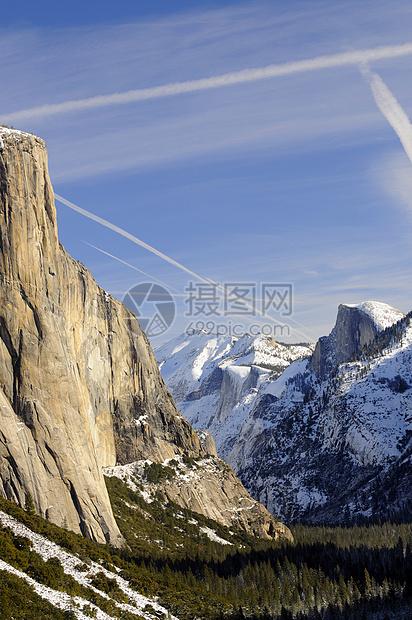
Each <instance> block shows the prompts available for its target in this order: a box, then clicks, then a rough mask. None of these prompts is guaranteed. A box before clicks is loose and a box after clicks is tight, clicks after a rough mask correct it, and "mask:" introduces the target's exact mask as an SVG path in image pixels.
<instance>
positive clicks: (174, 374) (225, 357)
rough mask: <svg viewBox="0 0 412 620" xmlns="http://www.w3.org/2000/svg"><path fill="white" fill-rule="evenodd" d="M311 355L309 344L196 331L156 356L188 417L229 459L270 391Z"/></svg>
mask: <svg viewBox="0 0 412 620" xmlns="http://www.w3.org/2000/svg"><path fill="white" fill-rule="evenodd" d="M312 351H313V345H310V344H296V345H284V344H281V343H278V342H275V341H274V340H273V339H272V338H270V337H268V336H263V335H259V336H250V335H249V334H245V335H244V336H242V337H240V338H236V337H230V336H217V335H214V334H208V333H206V332H203V331H194V332H193V333H190V334H183V335H182V336H179V337H178V338H176V339H174V340H172V341H170V342H168V343H166V344H165V345H163V346H162V347H160V348H159V349H157V350H156V351H155V355H156V357H157V360H158V363H159V367H160V369H161V372H162V375H163V378H164V379H165V381H166V384H167V387H168V389H169V390H170V391H171V393H172V395H173V397H174V399H175V401H176V403H177V404H178V406H179V408H180V410H181V412H182V413H183V415H184V416H185V417H186V418H187V419H188V420H189V421H190V423H191V424H192V426H193V427H194V428H195V429H207V430H208V431H209V432H210V433H211V435H212V436H213V438H214V440H215V443H216V448H217V450H218V454H219V456H221V457H222V458H226V456H227V454H228V451H229V449H230V444H231V442H232V441H233V440H234V438H235V437H236V435H237V434H238V432H239V431H240V428H241V426H242V424H243V423H244V422H245V420H246V419H247V417H248V416H249V415H250V412H251V411H252V409H253V407H254V404H255V402H256V400H257V399H258V398H260V395H261V394H265V393H266V390H267V389H270V388H268V385H270V384H271V383H272V382H273V380H274V379H275V378H277V377H278V376H279V375H281V374H282V372H283V371H284V370H285V368H287V367H288V366H289V364H290V363H291V362H292V361H294V360H296V359H300V358H303V357H307V356H309V355H310V354H311V353H312Z"/></svg>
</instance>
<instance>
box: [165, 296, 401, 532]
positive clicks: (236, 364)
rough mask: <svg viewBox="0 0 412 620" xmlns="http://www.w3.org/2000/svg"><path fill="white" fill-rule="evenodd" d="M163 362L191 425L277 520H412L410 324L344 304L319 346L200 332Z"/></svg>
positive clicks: (377, 306) (183, 339)
mask: <svg viewBox="0 0 412 620" xmlns="http://www.w3.org/2000/svg"><path fill="white" fill-rule="evenodd" d="M155 353H156V357H157V360H158V363H159V366H160V369H161V372H162V374H163V377H164V379H165V381H166V384H167V386H168V388H169V390H170V391H171V392H172V395H173V396H174V398H175V401H176V403H177V404H178V407H179V408H180V410H181V411H182V413H183V415H185V416H186V417H187V419H188V420H189V421H190V422H191V423H192V425H193V426H194V428H196V429H205V430H207V431H209V432H210V433H211V434H212V435H213V437H214V439H215V442H216V447H217V451H218V454H219V455H220V456H222V457H223V458H225V459H226V460H227V462H228V463H229V464H230V465H231V466H232V467H233V469H234V471H235V472H236V473H237V475H238V476H239V477H240V479H241V480H242V482H243V483H244V484H245V486H246V488H247V489H248V490H249V492H250V493H251V494H252V496H253V497H255V498H257V499H259V501H261V502H262V503H263V504H264V505H265V506H266V507H267V508H268V509H269V510H270V511H271V512H272V514H273V515H275V516H276V517H278V518H281V519H283V520H286V521H303V522H306V523H349V522H353V521H364V520H378V519H387V518H392V519H403V518H410V517H411V514H412V501H411V500H412V494H411V491H410V485H409V484H408V481H409V480H410V475H411V473H412V470H411V455H412V443H411V438H412V327H410V315H404V314H403V313H402V312H400V311H399V310H396V309H394V308H392V307H391V306H388V305H387V304H383V303H380V302H364V303H363V304H360V305H357V306H354V305H341V306H339V310H338V316H337V320H336V324H335V327H334V328H333V330H332V332H331V333H330V335H329V336H327V337H323V338H321V339H320V340H319V341H318V342H317V343H316V346H314V345H311V344H300V345H284V344H280V343H276V342H274V341H273V340H272V339H271V338H268V337H264V336H257V337H254V338H252V337H250V336H248V335H245V336H243V337H242V338H229V337H223V336H216V335H213V334H207V333H204V332H193V333H191V334H189V335H187V334H185V335H183V336H180V337H179V338H176V339H175V340H173V341H171V342H169V343H167V344H165V345H163V346H162V347H160V348H159V349H158V350H157V351H156V352H155Z"/></svg>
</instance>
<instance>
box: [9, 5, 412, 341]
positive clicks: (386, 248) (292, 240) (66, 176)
mask: <svg viewBox="0 0 412 620" xmlns="http://www.w3.org/2000/svg"><path fill="white" fill-rule="evenodd" d="M8 4H9V5H10V6H7V7H5V8H3V9H2V23H1V26H0V58H1V60H0V80H1V83H2V85H3V87H2V97H1V108H0V122H7V123H8V124H13V125H14V126H15V127H17V128H19V129H22V130H25V131H31V132H33V133H36V134H37V135H39V136H41V137H42V138H44V139H45V140H46V143H47V146H48V151H49V167H50V174H51V178H52V182H53V185H54V188H55V191H56V193H57V194H59V195H60V196H63V197H64V198H66V199H67V200H69V201H71V202H73V203H75V204H76V205H79V206H80V207H82V208H84V209H86V210H88V211H90V212H92V213H94V214H96V215H98V216H100V217H101V218H104V219H106V220H108V221H109V222H112V223H113V224H115V225H116V226H118V227H121V228H123V229H124V230H126V231H128V232H129V233H130V234H132V235H134V236H136V237H138V238H139V239H141V240H143V241H144V242H146V243H147V244H149V245H151V246H154V247H155V248H156V249H157V250H159V251H160V252H162V253H164V254H166V255H167V256H169V257H171V258H173V259H174V260H175V261H178V262H179V263H181V264H183V265H184V266H185V267H187V268H188V269H190V270H191V271H193V272H195V273H196V274H199V275H200V276H202V278H210V279H212V280H213V281H216V282H218V283H220V284H225V283H236V282H237V283H242V282H245V283H249V284H251V283H256V287H257V291H259V290H260V286H261V284H262V283H273V284H275V283H278V284H279V283H293V291H294V293H293V315H292V321H290V320H289V319H288V321H289V323H290V326H291V332H290V338H291V340H295V341H296V340H298V341H301V340H314V339H316V338H317V337H319V336H321V335H324V334H326V333H328V332H329V331H330V329H331V327H332V325H333V323H334V320H335V316H336V311H337V306H338V304H339V303H359V302H361V301H363V300H366V299H374V300H378V301H384V302H387V303H389V304H391V305H394V306H396V307H398V308H399V309H401V310H403V311H404V312H407V311H409V310H410V309H411V307H412V303H411V301H410V266H411V255H412V244H411V230H412V217H411V213H412V211H411V209H412V164H411V161H410V160H409V158H408V156H407V154H406V152H405V148H404V146H405V145H402V144H401V141H400V139H399V135H397V133H396V132H395V131H394V129H393V128H392V127H391V125H390V124H389V122H388V120H387V118H385V116H384V115H383V114H382V111H381V110H380V109H379V108H378V106H377V104H376V100H375V99H374V96H373V93H372V91H371V88H370V84H369V83H368V81H367V79H365V77H364V75H362V72H361V67H360V65H358V64H356V63H352V64H346V65H342V66H335V67H330V68H323V69H319V70H316V71H300V72H296V73H289V74H287V75H283V76H279V77H273V78H268V79H262V80H255V81H250V82H247V83H238V84H234V85H231V86H225V87H219V88H206V89H204V90H197V91H193V92H187V93H184V94H178V95H174V96H170V97H161V98H152V99H147V100H141V101H130V102H129V103H123V104H113V105H106V106H103V107H88V108H85V109H83V110H76V109H73V110H71V109H70V106H68V107H67V109H66V111H64V112H62V111H61V112H60V113H57V114H49V113H45V114H43V115H42V116H39V115H38V114H36V113H35V112H27V113H26V114H25V115H21V114H20V115H19V113H20V112H21V111H22V110H32V109H35V108H38V107H40V106H44V105H52V104H61V103H65V102H68V101H73V100H83V99H89V98H92V97H96V96H101V95H103V96H104V95H112V94H113V93H125V92H129V91H131V90H137V89H139V90H140V89H150V88H154V87H158V86H164V85H167V84H174V83H177V82H187V81H190V80H199V79H207V78H212V77H214V76H220V75H223V74H226V73H233V72H238V71H242V70H245V69H255V68H261V67H266V66H268V65H280V64H283V63H294V62H297V61H302V60H310V59H313V58H316V57H318V56H325V55H331V56H335V55H340V54H345V53H348V52H355V51H357V50H369V49H375V48H380V47H382V46H400V45H404V44H408V43H412V34H411V33H412V6H411V5H410V2H409V1H408V0H400V1H394V2H391V3H388V2H383V1H380V0H373V1H368V0H367V1H362V2H359V1H357V2H355V1H352V0H349V1H347V2H339V1H337V2H334V3H331V2H321V1H313V2H310V3H308V2H303V1H294V0H291V1H289V2H288V3H285V2H266V3H265V2H242V3H241V2H227V1H216V2H207V1H203V2H196V3H190V2H180V1H175V2H173V3H171V2H161V1H158V2H154V3H148V2H118V3H113V2H102V3H98V4H97V3H79V2H74V3H73V2H72V3H70V5H69V4H68V3H67V4H65V3H50V2H43V3H38V4H37V5H34V4H33V3H25V2H16V3H15V4H14V5H13V6H11V3H8ZM60 5H61V6H60ZM369 69H370V71H372V72H374V73H376V74H378V75H379V76H380V78H381V80H382V81H383V83H384V84H385V85H386V87H387V88H388V89H389V91H390V92H391V93H392V94H393V96H394V97H395V98H396V100H397V101H398V103H399V104H400V106H401V107H402V109H403V111H404V113H405V114H406V115H407V116H409V118H411V117H412V81H411V79H410V77H411V75H412V55H401V56H398V57H389V56H388V57H385V58H381V59H379V60H374V61H371V62H370V63H369ZM2 119H3V120H2ZM56 206H57V211H58V223H59V234H60V239H61V241H62V243H63V244H64V245H65V247H66V248H67V250H68V251H69V252H70V253H71V254H72V255H73V256H74V257H75V258H76V259H78V260H80V261H81V262H82V263H84V264H85V265H86V266H87V267H88V268H89V269H90V270H91V272H92V273H93V275H94V276H95V278H96V280H97V281H98V283H99V284H100V285H101V286H102V287H103V288H105V289H106V290H107V291H109V292H110V293H112V294H113V295H115V296H116V297H118V298H120V299H121V298H122V297H123V295H124V294H125V293H126V292H127V291H128V290H129V289H130V288H131V287H132V286H133V285H135V284H138V283H140V282H146V281H151V279H153V281H154V280H155V279H157V280H160V281H162V282H163V283H165V284H166V285H167V286H168V287H169V288H170V290H171V292H172V293H173V295H175V301H176V304H177V318H176V320H175V322H174V324H173V326H172V327H171V328H170V329H169V330H168V331H167V332H166V333H165V334H163V335H162V336H159V337H157V338H153V345H154V346H157V345H158V344H160V343H161V342H162V341H164V340H165V339H167V338H169V337H172V336H174V335H176V334H178V333H180V332H182V331H183V330H184V329H185V328H186V327H187V325H188V323H190V317H186V316H185V308H187V307H188V306H187V304H185V299H186V297H187V295H186V294H185V292H184V289H185V287H187V285H188V281H189V280H190V279H191V278H190V277H189V275H188V273H187V272H184V271H182V270H181V269H178V268H176V266H173V265H171V264H170V263H167V262H165V261H164V260H162V259H161V258H159V257H158V256H156V255H154V254H153V253H150V252H148V251H147V250H145V249H144V248H142V247H140V246H137V245H136V244H134V243H132V242H131V241H130V240H126V239H125V238H124V237H121V236H119V235H118V234H116V233H115V232H114V231H112V230H109V229H107V228H105V227H103V226H101V225H100V224H99V223H97V222H95V221H91V220H89V219H87V218H85V217H84V216H82V215H80V214H79V213H76V212H73V211H72V210H71V209H69V208H68V207H66V206H64V205H63V204H61V203H57V204H56ZM88 244H92V245H94V246H97V247H99V248H101V249H102V250H104V251H105V252H107V253H109V254H112V255H113V256H115V257H117V258H118V259H121V260H122V261H124V262H126V263H129V264H130V265H132V266H134V267H135V268H137V269H140V270H142V271H144V272H146V274H150V278H148V276H145V275H143V274H141V273H140V272H138V271H136V270H134V269H132V267H130V266H127V265H125V264H124V262H120V261H119V260H115V259H114V258H112V257H109V256H107V255H106V254H102V253H101V252H99V251H97V250H96V249H95V248H93V247H91V246H90V245H88ZM192 279H193V278H192ZM177 292H178V293H179V294H178V293H177ZM258 296H259V295H258ZM148 312H149V310H148ZM198 318H199V319H202V317H198ZM255 318H256V317H255ZM272 318H273V319H275V320H277V319H280V320H282V321H285V322H287V319H286V317H282V316H281V315H280V314H279V313H277V312H276V311H274V312H273V313H272ZM221 319H222V317H220V318H217V317H216V320H217V321H221ZM225 320H226V321H227V318H226V319H225ZM248 320H250V321H251V320H252V319H248ZM253 320H254V319H253ZM256 320H257V321H258V322H263V323H267V322H268V321H269V323H270V324H272V323H271V322H270V320H269V319H268V317H257V319H256ZM239 321H240V323H242V324H244V327H245V329H248V321H247V320H246V321H245V319H244V318H242V319H240V318H239ZM282 339H285V338H282Z"/></svg>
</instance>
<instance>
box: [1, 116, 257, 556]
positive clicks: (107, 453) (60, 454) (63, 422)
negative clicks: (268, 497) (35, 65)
mask: <svg viewBox="0 0 412 620" xmlns="http://www.w3.org/2000/svg"><path fill="white" fill-rule="evenodd" d="M207 444H208V445H209V444H210V441H209V442H207ZM210 445H211V444H210ZM207 449H208V448H207ZM183 454H184V455H185V456H186V457H191V458H199V457H202V456H204V455H205V454H206V452H205V450H204V449H203V447H202V445H201V442H200V440H199V437H198V436H197V435H196V433H195V432H194V431H193V429H192V427H191V426H190V424H189V423H188V422H187V420H186V419H185V418H184V417H183V416H182V415H181V414H180V412H179V411H178V409H177V408H176V406H175V404H174V402H173V399H172V397H171V395H170V394H169V392H168V391H167V389H166V387H165V385H164V382H163V380H162V377H161V375H160V373H159V370H158V366H157V363H156V360H155V358H154V355H153V352H152V349H151V347H150V344H149V342H148V340H147V338H146V336H145V334H144V333H143V332H142V331H141V329H140V327H139V325H138V323H137V320H136V318H135V317H134V315H133V314H132V313H131V312H130V311H129V310H128V309H127V308H126V307H125V306H124V305H122V304H121V303H120V302H119V301H118V300H116V299H114V298H113V297H111V296H110V295H108V294H107V293H105V291H103V290H102V289H101V288H100V287H99V286H98V285H97V284H96V282H95V281H94V279H93V278H92V276H91V274H90V273H89V272H88V271H87V269H86V268H85V267H84V266H83V265H81V264H80V263H78V262H76V261H75V260H74V259H72V258H71V257H70V256H69V254H68V253H67V252H66V251H65V250H64V248H63V247H62V246H61V245H60V244H59V240H58V235H57V224H56V211H55V205H54V195H53V189H52V187H51V184H50V179H49V176H48V171H47V151H46V147H45V144H44V142H43V141H42V140H41V139H39V138H37V137H35V136H32V135H28V134H24V133H22V132H17V131H11V130H7V129H4V128H0V492H1V493H2V494H3V495H4V496H5V497H7V498H8V499H11V500H14V501H16V502H19V503H20V504H21V505H24V503H25V499H26V495H27V494H28V493H29V494H30V495H31V496H32V498H33V500H34V504H35V508H36V510H37V511H38V513H39V514H40V515H42V516H44V517H47V518H49V519H50V520H51V521H53V522H54V523H57V524H58V525H64V526H66V527H68V528H69V529H71V530H74V531H76V532H81V533H83V535H85V536H88V537H90V538H92V539H95V540H97V541H100V542H105V541H108V542H110V543H112V544H121V543H122V537H121V535H120V532H119V530H118V527H117V524H116V522H115V520H114V517H113V514H112V510H111V507H110V502H109V498H108V495H107V491H106V487H105V483H104V478H103V475H102V467H110V466H115V465H116V464H125V463H130V462H133V461H138V460H141V459H150V460H151V461H154V462H163V461H165V460H166V459H170V458H173V457H178V456H179V455H183ZM216 484H218V482H217V481H216ZM239 484H240V483H239ZM208 499H209V500H210V501H211V502H212V503H213V497H209V498H208ZM200 504H201V502H200V503H199V506H198V508H199V511H200V512H201V511H202V510H201V508H202V507H201V505H200ZM259 518H260V517H259ZM263 520H264V519H263ZM252 527H254V526H251V528H252Z"/></svg>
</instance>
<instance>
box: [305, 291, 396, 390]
mask: <svg viewBox="0 0 412 620" xmlns="http://www.w3.org/2000/svg"><path fill="white" fill-rule="evenodd" d="M403 316H405V315H404V314H403V312H400V311H399V310H396V309H395V308H392V307H391V306H388V305H387V304H383V303H380V302H371V301H369V302H363V303H362V304H359V305H358V306H351V305H346V304H340V305H339V308H338V316H337V318H336V323H335V327H334V328H333V330H332V331H331V333H330V334H329V336H324V337H323V338H320V339H319V340H318V342H317V343H316V347H315V351H314V353H313V356H312V359H311V362H310V369H311V370H312V371H313V372H315V373H316V374H317V375H318V376H319V377H322V378H323V377H325V376H326V375H327V374H328V373H330V372H331V371H333V369H334V368H335V367H336V366H337V365H338V364H342V363H343V362H347V361H349V360H350V359H352V358H353V356H354V355H356V354H359V353H360V351H361V350H362V348H363V347H364V346H365V345H368V344H369V343H371V342H372V340H373V339H374V338H375V336H376V334H377V333H378V332H379V331H381V330H382V329H384V328H385V327H387V326H388V325H391V324H392V323H394V322H395V321H396V320H399V319H401V318H402V317H403Z"/></svg>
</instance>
